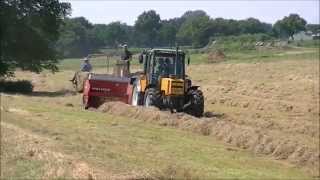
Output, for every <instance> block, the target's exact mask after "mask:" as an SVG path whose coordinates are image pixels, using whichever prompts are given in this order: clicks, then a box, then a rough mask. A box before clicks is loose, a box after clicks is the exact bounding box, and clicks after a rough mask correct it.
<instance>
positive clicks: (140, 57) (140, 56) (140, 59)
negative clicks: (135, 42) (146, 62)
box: [139, 54, 143, 64]
mask: <svg viewBox="0 0 320 180" xmlns="http://www.w3.org/2000/svg"><path fill="white" fill-rule="evenodd" d="M139 63H140V64H142V63H143V54H140V55H139Z"/></svg>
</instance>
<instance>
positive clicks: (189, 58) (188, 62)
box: [187, 56, 190, 65]
mask: <svg viewBox="0 0 320 180" xmlns="http://www.w3.org/2000/svg"><path fill="white" fill-rule="evenodd" d="M187 63H188V65H190V56H188V62H187Z"/></svg>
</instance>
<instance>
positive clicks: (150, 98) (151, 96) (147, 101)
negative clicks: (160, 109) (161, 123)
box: [144, 88, 157, 107]
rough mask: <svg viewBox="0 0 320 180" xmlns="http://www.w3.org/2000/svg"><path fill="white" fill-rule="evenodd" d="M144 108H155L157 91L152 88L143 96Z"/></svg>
mask: <svg viewBox="0 0 320 180" xmlns="http://www.w3.org/2000/svg"><path fill="white" fill-rule="evenodd" d="M144 106H145V107H150V106H157V91H156V89H154V88H149V89H147V91H146V93H145V96H144Z"/></svg>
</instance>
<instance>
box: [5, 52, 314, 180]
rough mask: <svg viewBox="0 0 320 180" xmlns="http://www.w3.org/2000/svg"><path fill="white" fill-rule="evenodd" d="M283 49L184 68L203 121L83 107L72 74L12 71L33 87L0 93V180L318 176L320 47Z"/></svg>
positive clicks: (139, 110) (65, 71)
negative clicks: (201, 101) (198, 94)
mask: <svg viewBox="0 0 320 180" xmlns="http://www.w3.org/2000/svg"><path fill="white" fill-rule="evenodd" d="M285 53H286V56H285V58H284V57H282V56H281V57H272V58H267V59H257V60H251V61H233V60H230V61H226V62H222V63H218V64H197V65H190V66H189V68H188V74H189V75H190V76H191V77H192V79H193V81H194V83H195V84H199V85H200V86H201V89H202V90H203V92H204V94H205V97H206V98H205V107H206V112H207V113H206V116H207V117H204V118H201V119H196V118H193V117H190V116H187V115H181V114H170V113H168V112H159V111H157V110H155V109H148V110H146V109H144V108H134V107H130V106H127V105H124V104H121V103H108V104H106V105H105V106H103V107H102V108H100V109H99V110H97V111H84V110H82V109H81V103H80V101H81V95H79V94H76V93H74V92H73V91H72V87H71V84H70V83H69V82H68V79H69V78H70V77H71V76H72V74H73V71H71V70H68V69H63V68H62V71H61V72H59V73H56V74H50V73H47V72H44V73H41V74H33V73H28V72H16V77H17V78H19V79H29V80H31V81H32V82H33V84H34V85H35V89H34V91H35V92H34V93H32V94H29V95H19V94H5V93H3V94H2V96H1V147H2V148H1V167H2V168H1V177H2V178H7V177H11V178H22V177H27V178H52V177H54V178H67V179H68V178H89V179H90V178H104V177H108V178H111V179H130V178H155V179H157V178H170V177H173V178H200V179H202V178H214V177H215V178H281V179H283V178H298V179H301V178H304V179H305V178H307V179H308V178H312V177H313V178H314V177H319V171H318V169H319V52H316V53H312V54H311V55H310V52H308V54H303V52H302V53H291V54H290V52H285ZM98 71H100V72H103V71H105V69H99V70H98Z"/></svg>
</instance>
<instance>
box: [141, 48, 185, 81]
mask: <svg viewBox="0 0 320 180" xmlns="http://www.w3.org/2000/svg"><path fill="white" fill-rule="evenodd" d="M139 60H140V63H141V64H142V63H143V71H144V74H146V76H147V79H148V84H152V85H155V86H158V85H160V84H161V81H160V80H161V79H162V78H172V79H185V53H184V52H182V51H181V50H179V51H176V50H171V49H152V50H149V51H145V52H144V53H142V54H141V55H140V58H139Z"/></svg>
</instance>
